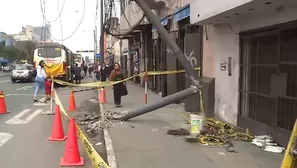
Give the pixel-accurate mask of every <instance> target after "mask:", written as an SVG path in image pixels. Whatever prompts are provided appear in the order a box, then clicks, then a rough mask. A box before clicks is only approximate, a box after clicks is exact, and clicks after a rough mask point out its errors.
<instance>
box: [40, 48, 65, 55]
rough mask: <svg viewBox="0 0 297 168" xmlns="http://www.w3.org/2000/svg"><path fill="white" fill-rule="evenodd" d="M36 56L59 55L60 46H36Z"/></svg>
mask: <svg viewBox="0 0 297 168" xmlns="http://www.w3.org/2000/svg"><path fill="white" fill-rule="evenodd" d="M38 56H39V57H43V58H56V57H61V56H62V53H61V48H54V47H42V48H38Z"/></svg>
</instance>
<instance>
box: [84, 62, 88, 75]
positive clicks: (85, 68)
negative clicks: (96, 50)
mask: <svg viewBox="0 0 297 168" xmlns="http://www.w3.org/2000/svg"><path fill="white" fill-rule="evenodd" d="M87 71H88V66H87V64H84V73H85V76H87Z"/></svg>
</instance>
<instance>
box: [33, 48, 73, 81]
mask: <svg viewBox="0 0 297 168" xmlns="http://www.w3.org/2000/svg"><path fill="white" fill-rule="evenodd" d="M41 60H43V61H44V62H45V65H46V66H45V69H46V73H47V75H48V76H54V77H55V78H56V79H60V80H64V81H71V79H72V74H71V64H72V61H73V53H72V52H71V51H70V50H69V49H68V48H67V47H65V46H64V45H61V44H59V43H40V44H37V45H36V48H35V50H34V58H33V66H34V68H36V66H37V65H38V64H39V62H40V61H41Z"/></svg>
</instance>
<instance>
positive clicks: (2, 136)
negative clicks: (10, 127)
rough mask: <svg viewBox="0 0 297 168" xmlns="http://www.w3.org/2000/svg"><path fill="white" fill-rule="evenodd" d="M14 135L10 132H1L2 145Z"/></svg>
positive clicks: (0, 143) (0, 141)
mask: <svg viewBox="0 0 297 168" xmlns="http://www.w3.org/2000/svg"><path fill="white" fill-rule="evenodd" d="M12 137H13V135H11V134H9V133H4V132H0V147H1V146H2V145H4V144H5V143H6V142H7V141H9V140H10V139H11V138H12Z"/></svg>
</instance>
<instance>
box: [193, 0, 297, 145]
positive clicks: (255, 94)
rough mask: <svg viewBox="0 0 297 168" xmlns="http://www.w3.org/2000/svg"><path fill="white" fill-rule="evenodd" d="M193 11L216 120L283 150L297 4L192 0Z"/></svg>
mask: <svg viewBox="0 0 297 168" xmlns="http://www.w3.org/2000/svg"><path fill="white" fill-rule="evenodd" d="M214 4H215V5H214ZM191 9H192V10H191V15H190V20H191V23H192V24H197V25H201V26H203V28H204V31H203V32H204V33H203V76H208V77H213V78H215V114H216V116H217V117H219V118H220V119H223V120H225V121H227V122H229V123H231V124H233V125H239V126H241V127H249V128H250V129H252V131H254V133H256V134H270V135H273V136H274V138H275V139H276V141H277V142H278V143H280V144H281V145H286V143H287V142H288V139H289V135H290V131H291V130H292V128H293V125H294V122H295V120H296V117H297V113H296V107H297V80H296V75H297V59H296V58H297V57H296V55H297V49H296V44H297V1H294V0H287V1H282V0H266V1H264V0H225V1H215V0H199V1H197V0H196V1H192V2H191Z"/></svg>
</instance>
